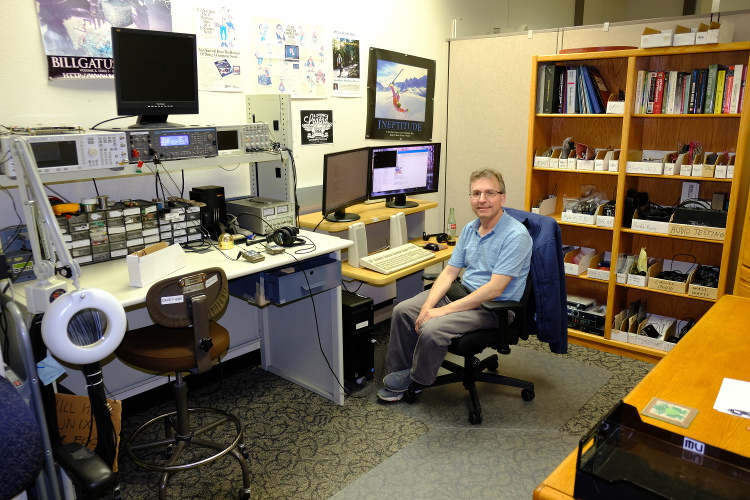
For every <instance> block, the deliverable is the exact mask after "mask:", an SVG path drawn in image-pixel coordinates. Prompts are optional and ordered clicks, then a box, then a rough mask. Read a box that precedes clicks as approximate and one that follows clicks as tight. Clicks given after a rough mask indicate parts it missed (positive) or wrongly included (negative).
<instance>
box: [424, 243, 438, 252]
mask: <svg viewBox="0 0 750 500" xmlns="http://www.w3.org/2000/svg"><path fill="white" fill-rule="evenodd" d="M424 248H425V250H432V251H433V252H437V251H438V250H440V247H439V246H437V243H425V244H424Z"/></svg>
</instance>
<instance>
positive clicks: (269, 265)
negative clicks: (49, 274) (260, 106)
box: [14, 230, 354, 307]
mask: <svg viewBox="0 0 750 500" xmlns="http://www.w3.org/2000/svg"><path fill="white" fill-rule="evenodd" d="M299 236H300V237H302V238H303V239H305V241H306V242H310V241H311V242H312V243H314V244H315V245H314V247H313V245H301V246H295V247H290V248H286V249H285V250H286V252H284V253H283V254H278V255H269V254H267V253H265V252H261V250H262V249H263V247H262V245H260V244H256V245H252V246H250V247H246V246H245V244H244V243H243V244H240V245H238V246H237V247H235V248H234V249H232V250H218V249H217V248H216V247H214V248H213V249H212V250H209V251H207V252H204V253H197V252H192V251H186V252H185V257H186V262H187V265H186V266H185V267H184V268H182V269H179V270H177V271H175V272H174V273H172V274H173V275H180V274H184V273H189V272H192V271H198V270H200V269H205V268H208V267H221V268H222V269H224V272H225V273H226V274H227V278H228V279H230V280H231V279H233V278H239V277H241V276H247V275H249V274H253V273H257V272H261V271H266V270H269V269H275V268H278V267H282V266H285V265H288V264H294V263H296V262H297V261H302V260H306V259H309V258H311V257H318V256H320V255H326V254H328V253H330V252H335V251H338V250H342V249H344V248H347V247H349V246H351V245H353V244H354V243H353V242H352V241H351V240H346V239H343V238H339V237H336V236H329V235H325V234H320V233H313V232H310V231H305V230H301V231H300V234H299ZM245 249H251V250H256V251H258V252H261V253H262V254H263V255H264V256H265V260H262V261H260V262H256V263H251V262H248V261H246V260H245V259H242V258H241V257H240V260H238V261H236V260H234V259H235V258H236V257H237V254H238V253H239V251H240V250H245ZM298 252H299V253H298ZM227 257H228V258H227ZM295 259H296V260H295ZM165 277H166V276H165ZM28 283H29V282H27V283H20V284H18V285H16V286H15V287H14V292H15V296H16V299H17V300H19V302H22V303H23V304H25V303H26V297H25V296H24V293H25V290H24V287H25V285H27V284H28ZM80 285H81V287H82V288H100V289H102V290H106V291H108V292H109V293H111V294H112V295H114V296H115V298H117V300H119V301H120V303H121V304H122V305H123V306H124V307H128V306H135V305H138V304H142V303H143V302H145V300H146V292H148V289H149V285H146V286H144V287H141V288H138V287H132V286H130V279H129V277H128V265H127V262H126V259H116V260H110V261H107V262H100V263H97V264H91V265H88V266H82V267H81V277H80Z"/></svg>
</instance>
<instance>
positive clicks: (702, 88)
mask: <svg viewBox="0 0 750 500" xmlns="http://www.w3.org/2000/svg"><path fill="white" fill-rule="evenodd" d="M707 81H708V68H700V69H699V70H698V83H697V84H696V86H695V110H694V113H696V114H700V113H703V107H704V101H705V100H706V85H707Z"/></svg>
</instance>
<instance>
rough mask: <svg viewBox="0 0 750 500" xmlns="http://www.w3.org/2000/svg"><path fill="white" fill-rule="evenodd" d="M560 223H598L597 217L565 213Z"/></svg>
mask: <svg viewBox="0 0 750 500" xmlns="http://www.w3.org/2000/svg"><path fill="white" fill-rule="evenodd" d="M560 221H562V222H573V223H575V224H593V223H594V222H595V221H596V215H589V214H578V213H574V212H563V213H562V215H561V217H560Z"/></svg>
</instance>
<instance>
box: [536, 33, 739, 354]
mask: <svg viewBox="0 0 750 500" xmlns="http://www.w3.org/2000/svg"><path fill="white" fill-rule="evenodd" d="M749 59H750V43H731V44H714V45H702V46H687V47H668V48H661V49H638V50H623V51H613V52H598V53H581V54H565V55H554V56H535V57H533V58H532V78H531V80H532V86H531V104H530V110H529V113H530V119H529V134H528V135H529V140H528V150H527V179H528V182H527V184H526V197H525V208H526V210H530V209H531V207H532V205H533V204H534V202H535V201H536V200H540V199H544V198H546V197H547V196H548V195H549V194H551V193H552V192H553V191H554V192H555V194H556V196H557V202H556V203H557V205H556V208H555V213H554V214H552V216H553V217H554V218H555V219H556V220H557V221H558V222H559V224H560V226H561V229H562V233H563V243H565V244H568V245H577V246H584V247H590V248H594V249H596V250H597V252H602V251H611V252H612V256H613V261H616V256H617V255H618V254H619V253H631V254H637V253H638V251H639V250H640V249H641V247H646V248H647V251H648V254H649V256H653V257H659V258H662V259H673V258H674V256H676V255H678V254H689V255H692V256H694V257H695V258H696V260H697V262H698V263H699V264H705V265H712V266H720V267H721V272H720V278H719V286H718V296H719V297H720V296H721V295H723V294H725V293H729V292H731V290H728V285H729V283H728V277H729V276H731V277H732V278H733V277H734V273H735V266H734V264H733V260H734V259H737V258H738V255H737V254H739V253H740V249H739V241H740V239H741V237H742V221H743V220H744V217H738V214H739V215H743V214H744V211H745V204H746V202H747V200H746V197H747V192H748V181H750V176H748V175H746V173H745V172H746V170H747V168H748V163H749V162H750V158H749V156H750V154H749V153H748V150H747V146H746V142H747V137H748V130H749V128H748V127H749V125H750V124H749V123H748V121H749V120H750V112H749V111H748V106H744V107H743V110H742V113H740V114H711V115H707V114H694V115H683V114H679V115H678V114H673V115H668V114H662V115H651V114H635V113H634V112H633V111H634V103H635V94H636V81H637V73H638V71H639V70H647V71H670V70H678V71H689V70H692V69H693V68H705V67H708V65H709V64H722V65H727V66H729V65H733V64H743V65H747V64H748V63H749V62H750V60H749ZM541 64H561V65H579V64H588V65H593V66H596V67H597V68H598V69H599V71H600V72H601V73H602V75H603V77H604V80H605V82H606V83H607V85H608V87H609V89H610V90H612V91H614V92H617V91H618V90H619V89H622V90H623V91H624V92H625V96H626V99H625V111H624V113H623V114H614V115H613V114H610V115H595V114H586V115H580V114H578V115H576V114H537V113H536V112H535V110H536V109H537V108H536V98H537V95H536V94H537V92H536V86H537V81H536V77H537V74H538V71H537V68H538V66H539V65H541ZM567 137H573V140H574V141H575V142H582V143H585V144H588V145H589V146H591V147H595V148H607V147H609V148H612V149H619V150H620V151H622V152H623V153H622V155H623V156H625V153H626V152H627V151H633V150H677V148H678V144H684V143H688V142H690V141H691V140H694V141H700V142H701V143H702V144H703V146H704V150H705V151H729V152H734V153H735V154H736V159H735V167H734V176H733V178H731V179H715V178H708V177H686V176H678V175H644V174H628V173H626V172H625V163H626V161H625V159H624V158H623V157H621V160H620V164H619V170H618V171H617V172H607V171H604V172H600V171H581V170H567V169H564V170H563V169H554V168H537V167H534V156H535V152H536V150H537V149H539V148H548V147H550V146H553V145H554V146H560V145H562V143H563V141H564V140H565V139H566V138H567ZM686 180H690V181H699V182H700V183H701V187H700V197H701V198H702V199H709V200H710V199H711V197H712V195H713V193H715V192H722V193H727V195H728V199H729V212H728V214H727V229H726V237H725V239H724V240H723V241H716V240H704V239H696V238H684V237H678V236H670V235H665V234H655V233H647V232H642V231H636V230H633V229H630V228H627V227H623V226H622V219H623V205H624V204H623V203H622V201H623V200H624V199H625V195H626V193H627V191H628V190H629V189H633V188H634V189H637V190H638V191H642V192H643V191H645V192H648V193H649V197H650V200H651V201H652V202H653V203H656V204H659V205H674V204H675V202H676V201H677V200H679V197H680V193H681V189H682V183H683V182H684V181H686ZM582 185H594V186H596V187H597V190H599V191H604V192H605V193H606V195H607V197H608V198H609V199H614V200H616V201H617V204H616V209H615V224H614V227H613V228H611V229H609V230H604V229H602V228H598V227H595V226H592V225H583V224H570V223H564V222H561V221H560V213H561V212H562V203H563V197H564V196H570V197H575V198H577V197H579V196H580V192H581V186H582ZM614 265H615V262H613V263H612V266H614ZM582 278H583V277H582V276H569V277H568V279H567V281H566V284H567V288H568V293H570V294H574V295H579V296H584V297H590V298H593V299H596V300H597V302H598V303H599V304H606V306H607V312H606V323H605V325H606V326H605V332H604V335H603V336H598V335H595V334H589V333H584V332H580V331H578V330H573V329H571V330H569V337H570V341H571V342H574V343H577V344H581V345H585V346H588V347H592V348H595V349H599V350H603V351H607V352H613V353H617V354H621V355H625V356H629V357H633V358H637V359H642V360H646V361H651V362H657V361H658V360H659V359H661V358H662V357H663V356H664V355H665V354H666V352H664V351H660V350H657V349H650V348H647V347H643V346H640V345H636V344H631V343H627V342H620V341H617V340H612V339H611V333H612V323H613V318H614V315H616V314H617V313H619V312H620V311H622V310H623V309H625V308H627V307H628V305H629V304H630V303H631V302H633V301H635V300H637V299H641V300H646V301H648V311H649V312H650V313H655V314H660V315H664V316H670V317H674V318H677V319H683V318H694V319H696V320H697V319H698V318H700V317H701V316H702V315H703V314H705V313H706V312H707V311H708V309H709V308H710V307H711V306H712V305H713V304H714V303H715V300H706V299H701V298H696V297H692V296H688V295H686V294H676V293H669V292H661V291H657V290H652V289H647V288H641V287H636V286H632V285H626V284H619V283H617V281H616V275H615V272H614V270H613V271H612V272H610V279H609V281H608V282H607V281H601V280H591V279H582ZM730 281H731V280H730ZM718 333H719V332H717V334H718Z"/></svg>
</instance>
